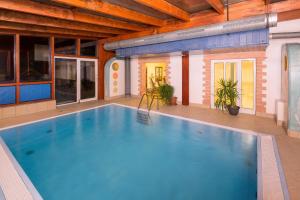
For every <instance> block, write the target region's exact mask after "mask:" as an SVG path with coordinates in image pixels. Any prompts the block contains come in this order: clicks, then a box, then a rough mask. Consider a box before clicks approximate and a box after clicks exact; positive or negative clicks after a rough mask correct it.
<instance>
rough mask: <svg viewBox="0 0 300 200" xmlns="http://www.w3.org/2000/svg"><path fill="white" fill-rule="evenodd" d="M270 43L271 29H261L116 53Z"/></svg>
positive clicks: (135, 48) (153, 45)
mask: <svg viewBox="0 0 300 200" xmlns="http://www.w3.org/2000/svg"><path fill="white" fill-rule="evenodd" d="M268 44H269V29H259V30H253V31H245V32H238V33H230V34H223V35H215V36H209V37H202V38H195V39H189V40H180V41H174V42H166V43H161V44H152V45H145V46H138V47H130V48H123V49H117V50H116V55H117V56H120V57H129V56H133V55H144V54H159V53H169V52H176V51H191V50H209V49H220V48H240V47H251V46H257V45H268Z"/></svg>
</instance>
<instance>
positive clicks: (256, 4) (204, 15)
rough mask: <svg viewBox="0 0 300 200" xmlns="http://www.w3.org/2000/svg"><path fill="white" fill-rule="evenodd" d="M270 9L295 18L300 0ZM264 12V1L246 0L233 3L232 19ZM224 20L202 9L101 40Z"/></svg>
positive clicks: (175, 29)
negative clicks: (183, 17) (157, 25)
mask: <svg viewBox="0 0 300 200" xmlns="http://www.w3.org/2000/svg"><path fill="white" fill-rule="evenodd" d="M270 9H271V10H270V11H271V12H278V15H279V20H280V18H287V13H286V15H285V16H284V15H281V13H282V12H288V11H291V12H290V13H289V15H293V17H294V18H295V17H297V16H298V15H299V14H298V13H297V12H296V11H295V10H299V9H300V1H298V0H297V1H295V0H286V1H282V2H279V3H273V4H271V5H270ZM292 11H295V12H292ZM264 13H266V10H265V3H264V1H261V0H252V1H251V3H249V2H247V1H244V2H240V3H236V4H232V5H231V7H230V20H235V19H241V18H244V17H250V16H255V15H260V14H264ZM224 21H226V15H225V14H222V15H220V14H218V13H216V12H215V11H209V10H206V11H201V12H199V13H197V14H196V15H193V16H192V17H191V18H190V21H189V22H178V21H174V22H170V23H168V25H166V26H164V27H161V28H155V29H151V30H146V31H141V32H136V33H131V34H125V35H120V36H116V37H113V38H107V39H103V40H102V41H101V42H114V41H119V40H126V39H131V38H139V37H143V36H147V35H155V34H160V33H166V32H171V31H177V30H182V29H187V28H192V27H196V26H205V25H210V24H216V23H222V22H224Z"/></svg>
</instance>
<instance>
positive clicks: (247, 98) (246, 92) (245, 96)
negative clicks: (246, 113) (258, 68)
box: [242, 60, 254, 109]
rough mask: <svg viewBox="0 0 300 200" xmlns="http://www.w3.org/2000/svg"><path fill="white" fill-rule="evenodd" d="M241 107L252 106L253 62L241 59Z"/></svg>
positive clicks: (251, 107) (248, 107)
mask: <svg viewBox="0 0 300 200" xmlns="http://www.w3.org/2000/svg"><path fill="white" fill-rule="evenodd" d="M242 108H247V109H253V108H254V63H253V61H251V60H244V61H242Z"/></svg>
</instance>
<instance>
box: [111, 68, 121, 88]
mask: <svg viewBox="0 0 300 200" xmlns="http://www.w3.org/2000/svg"><path fill="white" fill-rule="evenodd" d="M119 68H120V67H119V64H118V63H113V64H112V70H113V73H112V80H113V93H118V78H119Z"/></svg>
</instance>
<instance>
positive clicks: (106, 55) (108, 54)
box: [98, 41, 115, 100]
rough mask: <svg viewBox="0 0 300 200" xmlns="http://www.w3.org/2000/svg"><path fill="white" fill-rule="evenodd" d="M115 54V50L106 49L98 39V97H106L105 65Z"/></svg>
mask: <svg viewBox="0 0 300 200" xmlns="http://www.w3.org/2000/svg"><path fill="white" fill-rule="evenodd" d="M114 56H115V52H112V51H105V50H104V44H103V43H101V42H100V41H98V58H99V61H98V99H99V100H100V99H104V81H105V80H104V76H105V72H104V67H105V64H106V62H107V61H108V60H109V59H111V58H113V57H114Z"/></svg>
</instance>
